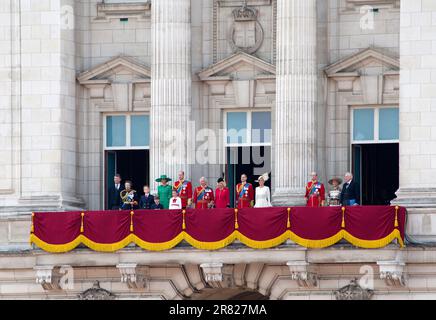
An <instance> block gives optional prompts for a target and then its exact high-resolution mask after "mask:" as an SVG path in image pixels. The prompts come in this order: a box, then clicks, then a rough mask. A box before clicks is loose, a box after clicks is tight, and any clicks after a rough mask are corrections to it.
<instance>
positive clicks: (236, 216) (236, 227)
mask: <svg viewBox="0 0 436 320" xmlns="http://www.w3.org/2000/svg"><path fill="white" fill-rule="evenodd" d="M235 229H236V230H238V229H239V224H238V209H235Z"/></svg>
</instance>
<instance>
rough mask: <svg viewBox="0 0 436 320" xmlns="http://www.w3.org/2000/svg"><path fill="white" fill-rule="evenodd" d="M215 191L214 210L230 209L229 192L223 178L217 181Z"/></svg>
mask: <svg viewBox="0 0 436 320" xmlns="http://www.w3.org/2000/svg"><path fill="white" fill-rule="evenodd" d="M216 183H217V188H216V189H215V208H219V209H222V208H230V191H229V188H227V187H226V183H225V181H224V179H223V178H219V179H218V180H217V182H216Z"/></svg>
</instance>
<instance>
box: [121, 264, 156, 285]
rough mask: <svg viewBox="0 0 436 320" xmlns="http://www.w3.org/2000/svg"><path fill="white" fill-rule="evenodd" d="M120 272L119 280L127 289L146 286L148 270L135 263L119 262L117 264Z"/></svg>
mask: <svg viewBox="0 0 436 320" xmlns="http://www.w3.org/2000/svg"><path fill="white" fill-rule="evenodd" d="M117 268H118V270H119V271H120V274H121V282H122V283H126V284H127V287H128V288H129V289H145V288H147V287H148V279H149V270H148V268H147V267H138V266H137V264H136V263H120V264H118V265H117Z"/></svg>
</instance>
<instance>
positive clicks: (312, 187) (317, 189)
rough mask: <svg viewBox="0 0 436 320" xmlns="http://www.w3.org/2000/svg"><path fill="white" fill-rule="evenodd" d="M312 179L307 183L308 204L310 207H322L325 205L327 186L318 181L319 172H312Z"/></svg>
mask: <svg viewBox="0 0 436 320" xmlns="http://www.w3.org/2000/svg"><path fill="white" fill-rule="evenodd" d="M311 176H312V180H311V181H309V182H308V183H307V185H306V195H305V196H304V198H305V199H306V205H307V206H308V207H320V206H324V202H325V188H324V185H323V184H322V183H321V182H319V181H318V174H317V173H316V172H312V173H311Z"/></svg>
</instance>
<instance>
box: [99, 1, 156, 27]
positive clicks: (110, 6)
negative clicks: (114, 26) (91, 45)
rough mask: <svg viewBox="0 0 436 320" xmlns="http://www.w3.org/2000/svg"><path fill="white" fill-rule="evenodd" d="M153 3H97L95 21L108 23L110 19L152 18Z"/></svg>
mask: <svg viewBox="0 0 436 320" xmlns="http://www.w3.org/2000/svg"><path fill="white" fill-rule="evenodd" d="M150 9H151V1H150V0H144V1H143V2H131V3H104V2H103V3H97V17H96V18H95V19H94V21H102V22H107V21H109V19H119V18H130V17H133V18H138V19H145V18H149V17H150V16H151V10H150Z"/></svg>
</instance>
